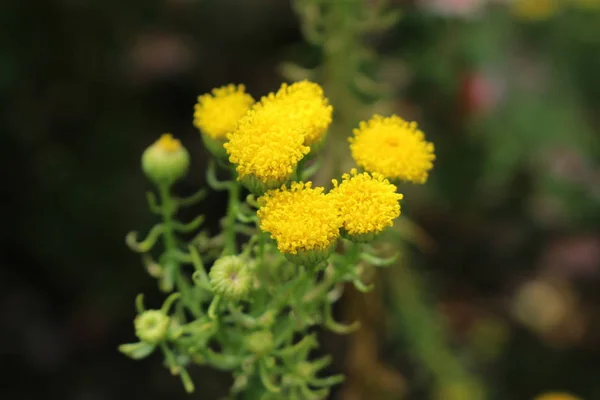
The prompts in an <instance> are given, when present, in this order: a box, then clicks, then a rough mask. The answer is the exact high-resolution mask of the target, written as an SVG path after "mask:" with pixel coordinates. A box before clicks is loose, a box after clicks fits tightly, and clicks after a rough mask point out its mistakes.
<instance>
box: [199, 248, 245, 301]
mask: <svg viewBox="0 0 600 400" xmlns="http://www.w3.org/2000/svg"><path fill="white" fill-rule="evenodd" d="M209 277H210V284H211V285H212V287H213V290H214V291H215V293H216V294H218V295H221V296H223V297H226V298H228V299H230V300H241V299H243V298H245V297H247V296H248V294H249V293H250V290H251V289H252V280H253V278H252V271H251V269H250V265H249V264H248V261H247V260H246V259H244V258H242V257H239V256H225V257H221V258H219V259H218V260H217V261H215V263H214V264H213V266H212V268H211V269H210V272H209Z"/></svg>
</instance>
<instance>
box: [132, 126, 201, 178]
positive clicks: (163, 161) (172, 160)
mask: <svg viewBox="0 0 600 400" xmlns="http://www.w3.org/2000/svg"><path fill="white" fill-rule="evenodd" d="M189 165H190V155H189V153H188V152H187V150H186V149H185V147H183V146H182V145H181V142H180V141H179V140H177V139H175V138H173V135H171V134H170V133H165V134H164V135H162V136H161V137H160V139H158V140H157V141H156V142H154V144H152V145H151V146H150V147H148V148H147V149H146V151H144V154H143V155H142V169H143V170H144V173H145V174H146V176H147V177H148V179H150V180H151V181H153V182H154V183H156V184H159V185H161V184H165V185H172V184H173V183H175V181H177V180H178V179H180V178H182V177H183V176H185V174H186V173H187V170H188V167H189Z"/></svg>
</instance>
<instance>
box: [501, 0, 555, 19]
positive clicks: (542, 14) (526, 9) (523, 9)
mask: <svg viewBox="0 0 600 400" xmlns="http://www.w3.org/2000/svg"><path fill="white" fill-rule="evenodd" d="M559 9H560V4H559V2H558V0H512V2H511V11H512V13H513V15H515V16H516V17H517V18H520V19H524V20H529V21H543V20H545V19H548V18H550V17H552V16H553V15H554V14H556V13H557V12H558V11H559Z"/></svg>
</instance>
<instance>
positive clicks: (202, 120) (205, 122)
mask: <svg viewBox="0 0 600 400" xmlns="http://www.w3.org/2000/svg"><path fill="white" fill-rule="evenodd" d="M245 90H246V88H245V87H244V85H237V86H236V85H227V86H222V87H220V88H216V89H213V90H212V93H207V94H204V95H202V96H198V103H196V105H195V106H194V126H195V127H196V128H198V129H199V130H200V131H201V132H202V133H203V134H205V135H207V136H208V137H210V138H212V139H217V140H222V141H225V139H226V138H227V134H228V133H231V132H233V130H234V129H235V126H236V125H237V122H238V121H239V119H240V118H242V116H243V115H244V114H246V112H247V111H248V110H249V109H250V107H252V104H254V99H253V98H252V96H250V95H249V94H247V93H246V92H245Z"/></svg>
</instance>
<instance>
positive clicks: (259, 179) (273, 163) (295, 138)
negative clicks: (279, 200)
mask: <svg viewBox="0 0 600 400" xmlns="http://www.w3.org/2000/svg"><path fill="white" fill-rule="evenodd" d="M303 128H304V125H303V124H299V123H297V121H293V120H290V107H289V104H288V103H287V102H286V101H283V100H281V99H279V98H277V97H276V96H275V95H274V94H270V95H269V96H267V97H263V98H262V99H261V101H260V102H258V103H257V104H255V105H254V107H253V108H252V109H251V110H250V111H248V112H247V113H246V114H245V115H244V116H243V117H242V118H241V119H240V121H239V123H238V126H237V128H236V129H235V130H234V132H233V133H231V134H229V135H228V136H227V137H228V139H229V142H227V143H225V144H224V147H225V149H226V150H227V153H228V154H229V161H230V162H232V163H233V164H236V170H237V172H238V175H239V177H238V178H239V179H240V180H242V181H243V182H245V183H246V184H247V183H248V182H249V181H252V182H254V184H253V186H260V188H256V189H257V190H254V188H250V189H251V190H253V191H256V192H258V191H261V190H263V191H264V190H267V189H273V188H276V187H279V186H281V185H282V184H283V183H285V182H286V181H287V180H288V179H289V178H290V177H291V175H292V173H293V172H294V169H295V168H296V165H297V164H298V162H299V161H300V160H301V159H302V158H303V157H304V156H305V155H306V154H307V153H308V152H309V151H310V148H309V147H307V146H305V145H304V137H305V135H304V132H303ZM258 189H260V190H258Z"/></svg>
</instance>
